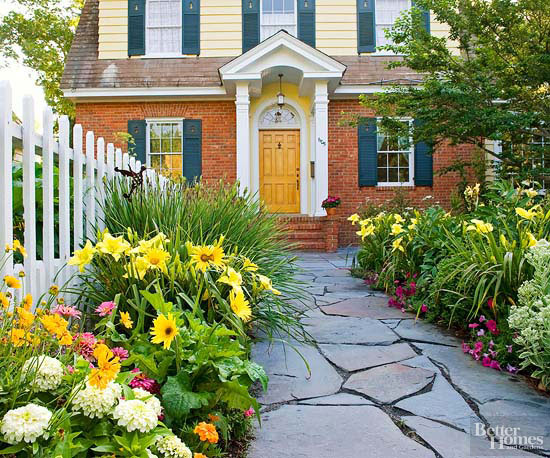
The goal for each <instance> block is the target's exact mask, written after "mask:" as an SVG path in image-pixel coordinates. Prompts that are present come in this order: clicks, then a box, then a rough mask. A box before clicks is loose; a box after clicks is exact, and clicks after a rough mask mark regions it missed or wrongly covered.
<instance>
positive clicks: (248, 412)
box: [244, 407, 256, 418]
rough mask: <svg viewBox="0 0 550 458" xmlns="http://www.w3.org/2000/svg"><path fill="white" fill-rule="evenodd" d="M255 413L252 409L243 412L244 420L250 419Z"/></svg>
mask: <svg viewBox="0 0 550 458" xmlns="http://www.w3.org/2000/svg"><path fill="white" fill-rule="evenodd" d="M255 413H256V411H255V410H254V408H252V407H251V408H250V409H248V410H245V411H244V416H245V417H246V418H250V417H251V416H252V415H254V414H255Z"/></svg>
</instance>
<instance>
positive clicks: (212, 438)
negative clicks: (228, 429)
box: [193, 421, 219, 444]
mask: <svg viewBox="0 0 550 458" xmlns="http://www.w3.org/2000/svg"><path fill="white" fill-rule="evenodd" d="M193 432H194V433H195V434H198V435H199V437H200V440H201V441H202V442H204V441H208V442H210V443H211V444H217V443H218V440H219V436H218V431H216V427H215V426H214V425H213V424H211V423H206V422H204V421H201V422H200V423H199V424H198V425H197V426H196V427H195V429H194V430H193Z"/></svg>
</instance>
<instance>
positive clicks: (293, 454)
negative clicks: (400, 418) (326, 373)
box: [248, 405, 435, 458]
mask: <svg viewBox="0 0 550 458" xmlns="http://www.w3.org/2000/svg"><path fill="white" fill-rule="evenodd" d="M262 423H263V427H262V428H261V429H259V430H258V431H257V433H256V440H255V441H254V443H253V444H252V446H251V447H250V450H249V454H248V456H249V458H335V457H346V458H348V457H349V458H363V457H368V458H390V457H391V458H434V457H435V454H434V453H433V452H432V451H431V450H429V449H427V448H425V447H423V446H422V445H420V444H419V443H417V442H415V441H413V440H412V439H409V438H408V437H407V436H405V435H403V434H402V433H401V431H400V430H399V428H397V426H395V424H394V423H393V422H392V421H391V420H390V418H389V417H388V416H387V415H386V414H385V413H384V412H382V411H381V410H380V409H378V408H377V407H373V406H344V407H341V406H338V407H335V406H332V407H323V406H294V405H285V406H283V407H281V408H280V409H278V410H274V411H272V412H268V413H266V414H265V415H263V420H262Z"/></svg>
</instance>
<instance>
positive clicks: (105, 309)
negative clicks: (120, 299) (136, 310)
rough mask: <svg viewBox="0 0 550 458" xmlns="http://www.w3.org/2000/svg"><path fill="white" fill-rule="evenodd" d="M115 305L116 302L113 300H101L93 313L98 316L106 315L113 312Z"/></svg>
mask: <svg viewBox="0 0 550 458" xmlns="http://www.w3.org/2000/svg"><path fill="white" fill-rule="evenodd" d="M115 307H116V304H115V303H114V302H113V301H109V302H103V303H101V304H100V305H99V306H98V307H97V308H96V309H95V313H97V314H98V315H99V316H107V315H110V314H111V313H113V309H114V308H115Z"/></svg>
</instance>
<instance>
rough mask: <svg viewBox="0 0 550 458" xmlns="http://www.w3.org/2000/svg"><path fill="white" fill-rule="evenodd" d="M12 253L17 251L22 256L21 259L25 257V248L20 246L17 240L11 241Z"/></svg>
mask: <svg viewBox="0 0 550 458" xmlns="http://www.w3.org/2000/svg"><path fill="white" fill-rule="evenodd" d="M12 249H13V251H18V252H19V253H21V254H22V255H23V257H27V250H25V247H24V246H23V245H21V242H20V241H19V240H17V239H15V240H14V241H13V248H12Z"/></svg>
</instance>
